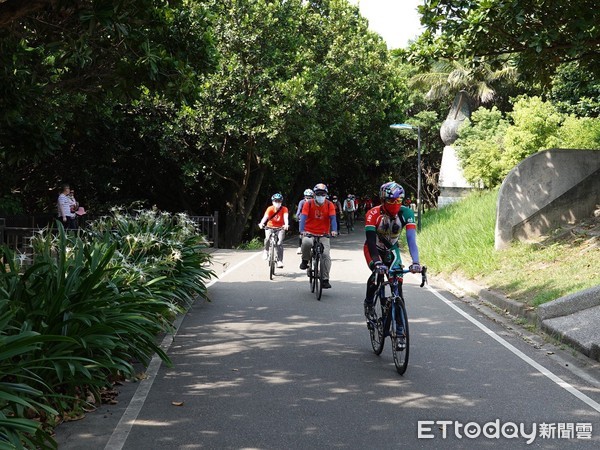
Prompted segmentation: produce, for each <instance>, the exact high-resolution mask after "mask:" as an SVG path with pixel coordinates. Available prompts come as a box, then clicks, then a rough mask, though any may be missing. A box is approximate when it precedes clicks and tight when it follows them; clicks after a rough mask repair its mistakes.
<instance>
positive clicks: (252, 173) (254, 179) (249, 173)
mask: <svg viewBox="0 0 600 450" xmlns="http://www.w3.org/2000/svg"><path fill="white" fill-rule="evenodd" d="M264 176H265V168H264V167H263V166H262V165H261V164H260V163H259V161H258V158H257V157H256V155H255V154H254V152H253V150H252V147H251V148H250V149H249V150H248V152H247V156H246V164H245V167H244V177H243V180H242V182H241V183H235V185H234V186H233V189H232V193H233V194H232V197H231V199H230V201H229V202H228V203H227V211H226V213H225V214H226V215H225V234H224V236H223V237H221V236H219V241H220V246H221V247H223V248H232V247H237V246H238V245H240V244H241V242H242V237H243V236H244V230H245V228H246V224H247V223H248V217H249V216H250V213H251V211H252V209H253V208H254V204H255V203H256V198H257V197H258V192H259V191H260V188H261V186H262V182H263V179H264Z"/></svg>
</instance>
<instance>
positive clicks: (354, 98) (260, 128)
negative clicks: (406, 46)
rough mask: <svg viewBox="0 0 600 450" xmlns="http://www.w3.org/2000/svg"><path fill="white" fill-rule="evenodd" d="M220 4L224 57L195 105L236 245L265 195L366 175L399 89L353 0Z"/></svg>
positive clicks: (202, 153) (229, 240)
mask: <svg viewBox="0 0 600 450" xmlns="http://www.w3.org/2000/svg"><path fill="white" fill-rule="evenodd" d="M218 7H221V8H223V9H222V11H221V13H220V14H217V16H218V17H219V20H218V21H217V23H216V27H215V34H216V37H217V39H216V42H217V48H218V50H219V52H220V54H221V56H222V59H221V61H222V62H221V64H220V65H219V67H218V70H217V71H215V72H214V73H211V74H208V75H206V76H205V77H204V79H203V81H202V83H203V87H204V90H203V92H202V93H201V98H200V101H199V102H198V103H197V104H196V105H195V109H196V110H197V111H198V118H197V120H198V123H197V125H196V126H197V127H198V129H200V128H201V129H202V130H203V132H199V133H198V134H202V135H204V136H205V138H204V139H205V140H204V142H201V143H199V149H198V152H197V154H196V158H197V159H196V160H197V161H198V165H199V166H200V165H204V166H206V165H207V163H206V162H207V161H210V164H211V165H210V170H207V171H206V172H205V173H204V174H203V176H205V177H207V178H209V179H211V180H215V179H218V180H220V186H221V192H222V193H223V196H222V199H223V201H224V202H225V204H226V211H225V214H224V216H225V221H226V225H225V230H224V231H225V233H224V235H225V238H224V240H223V242H224V245H226V246H235V245H237V244H238V243H239V242H240V241H241V240H242V237H243V235H244V232H245V231H246V227H247V224H248V221H249V218H250V217H251V216H252V213H253V211H254V210H255V209H256V208H255V207H256V204H257V202H258V203H259V204H260V200H261V195H262V197H265V198H266V197H270V195H271V194H272V192H271V191H272V190H281V191H283V193H284V196H286V197H289V195H290V194H291V195H294V194H295V195H299V193H300V192H301V191H302V190H304V188H305V187H306V186H307V183H309V184H308V186H312V185H314V184H315V183H317V182H319V181H324V182H326V183H327V184H332V182H333V184H337V188H338V189H343V188H345V187H347V185H346V184H345V183H344V184H342V183H341V182H340V181H341V180H342V179H343V178H347V176H345V174H344V175H342V174H340V175H336V172H337V171H338V170H341V169H346V170H352V173H356V174H357V176H360V174H361V173H362V170H361V169H362V166H361V163H364V162H365V161H366V160H367V159H368V158H369V156H370V155H371V152H372V151H374V149H375V148H378V149H381V147H382V145H381V144H382V143H383V142H384V138H382V137H381V136H379V135H378V133H376V132H373V131H374V130H382V129H384V130H387V128H388V126H389V123H391V122H389V121H388V112H389V111H390V110H391V109H392V107H391V106H390V105H391V104H392V99H393V96H394V93H393V91H394V89H392V87H391V84H390V81H389V80H390V78H389V76H390V75H391V73H390V72H389V71H388V70H387V68H386V58H387V52H386V49H385V46H384V44H383V42H382V41H381V39H380V38H379V37H377V36H375V35H374V34H373V33H371V32H369V31H368V29H367V24H366V21H365V20H364V19H363V18H362V17H361V16H360V14H359V13H358V9H357V8H356V7H351V6H349V5H348V4H347V3H346V2H345V1H340V0H331V1H320V2H304V1H300V0H291V1H275V2H273V1H266V0H259V1H243V0H238V1H227V2H218V4H216V5H215V8H218ZM217 10H218V9H217ZM385 136H387V139H389V137H390V134H389V132H387V131H386V134H384V137H385ZM388 142H389V141H388ZM375 143H376V144H375ZM384 147H385V146H384ZM388 147H389V145H388ZM290 186H295V187H294V190H292V189H290ZM265 187H267V188H269V189H270V191H269V192H268V196H267V195H265V193H263V192H262V191H263V190H264V188H265ZM261 208H262V205H261ZM261 212H262V211H261Z"/></svg>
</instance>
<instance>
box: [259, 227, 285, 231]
mask: <svg viewBox="0 0 600 450" xmlns="http://www.w3.org/2000/svg"><path fill="white" fill-rule="evenodd" d="M284 228H285V227H277V228H273V227H263V230H273V231H281V230H283V229H284Z"/></svg>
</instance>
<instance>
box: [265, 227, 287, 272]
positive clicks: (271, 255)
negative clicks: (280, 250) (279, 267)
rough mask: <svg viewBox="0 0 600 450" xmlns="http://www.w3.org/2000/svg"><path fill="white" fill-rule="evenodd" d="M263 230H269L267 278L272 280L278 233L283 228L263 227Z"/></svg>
mask: <svg viewBox="0 0 600 450" xmlns="http://www.w3.org/2000/svg"><path fill="white" fill-rule="evenodd" d="M265 230H270V231H271V233H270V235H269V250H268V251H267V259H268V261H267V262H268V264H269V278H270V279H271V280H272V279H273V275H274V274H275V262H276V261H277V259H278V258H277V255H276V248H277V242H278V240H279V232H280V231H281V230H283V227H277V228H273V227H265Z"/></svg>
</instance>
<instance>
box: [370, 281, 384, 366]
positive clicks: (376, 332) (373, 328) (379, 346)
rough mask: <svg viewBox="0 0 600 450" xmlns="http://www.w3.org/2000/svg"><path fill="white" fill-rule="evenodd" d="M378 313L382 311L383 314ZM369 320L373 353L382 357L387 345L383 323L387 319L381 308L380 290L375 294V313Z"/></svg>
mask: <svg viewBox="0 0 600 450" xmlns="http://www.w3.org/2000/svg"><path fill="white" fill-rule="evenodd" d="M378 311H382V314H379V312H378ZM367 320H368V322H367V328H368V329H369V336H370V337H371V347H373V351H374V352H375V354H376V355H381V352H382V351H383V346H384V344H385V337H384V335H383V322H384V320H385V319H384V317H383V309H382V308H381V298H380V297H379V289H378V290H377V293H376V294H375V301H374V302H373V313H372V315H371V317H369V318H368V319H367Z"/></svg>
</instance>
